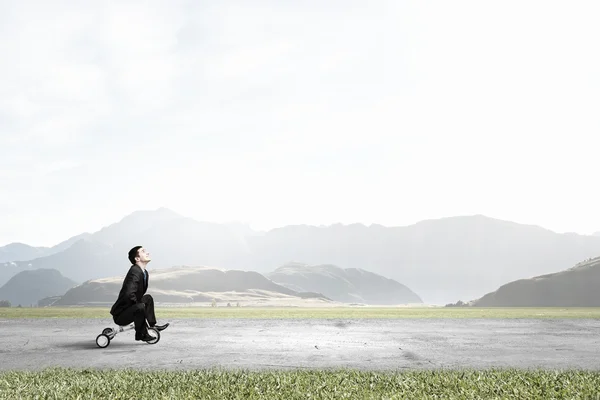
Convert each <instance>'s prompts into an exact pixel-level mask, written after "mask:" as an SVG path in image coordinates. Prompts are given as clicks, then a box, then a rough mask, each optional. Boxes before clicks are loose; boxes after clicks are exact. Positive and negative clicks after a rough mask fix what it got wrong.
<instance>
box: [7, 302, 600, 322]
mask: <svg viewBox="0 0 600 400" xmlns="http://www.w3.org/2000/svg"><path fill="white" fill-rule="evenodd" d="M108 311H109V308H108V307H107V308H97V307H94V308H92V307H65V308H58V307H57V308H55V307H47V308H16V307H12V308H0V318H4V319H5V318H110V314H109V312H108ZM156 314H157V316H158V317H159V318H161V319H164V318H587V319H597V318H600V307H581V308H566V307H549V308H521V307H514V308H477V307H465V308H453V307H448V308H445V307H439V308H426V307H423V308H405V307H332V308H317V307H314V308H310V307H306V308H293V307H288V308H286V307H281V308H270V307H263V308H261V307H215V308H213V307H180V308H174V307H160V305H158V306H157V309H156Z"/></svg>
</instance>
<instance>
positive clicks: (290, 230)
mask: <svg viewBox="0 0 600 400" xmlns="http://www.w3.org/2000/svg"><path fill="white" fill-rule="evenodd" d="M138 244H139V245H143V246H145V247H146V248H148V250H149V251H150V253H151V254H152V256H153V261H152V263H151V267H152V268H169V267H171V266H173V265H205V266H214V267H218V268H226V269H239V270H244V271H256V272H260V273H265V274H266V273H269V272H271V271H274V270H275V269H276V268H278V267H280V266H282V265H285V264H287V263H289V262H292V261H295V262H299V263H302V264H307V265H335V266H338V267H340V268H343V269H347V268H356V269H362V270H365V271H369V272H372V273H375V274H378V275H381V276H385V277H387V278H389V279H393V280H395V281H397V282H401V283H402V284H403V285H406V286H407V287H409V288H410V289H411V290H412V291H414V293H418V295H419V297H420V298H421V299H422V300H423V301H424V302H425V303H437V304H446V303H448V302H452V301H456V299H473V298H479V297H481V296H483V295H484V294H486V293H489V292H491V291H493V290H496V289H497V288H498V287H499V286H500V285H503V284H505V283H507V282H511V281H514V280H517V279H523V278H531V277H534V276H537V275H543V274H548V273H553V272H558V271H560V270H561V269H563V268H564V266H565V265H574V264H575V263H577V262H578V261H579V260H582V259H587V258H590V257H595V256H597V255H598V254H600V236H592V235H577V234H558V233H555V232H552V231H549V230H547V229H543V228H541V227H538V226H531V225H523V224H518V223H514V222H509V221H503V220H498V219H493V218H489V217H485V216H482V215H474V216H462V217H450V218H442V219H435V220H427V221H421V222H419V223H417V224H414V225H409V226H403V227H385V226H381V225H370V226H365V225H362V224H351V225H342V224H334V225H330V226H320V227H316V226H307V225H295V226H286V227H283V228H278V229H273V230H270V231H268V232H264V233H261V232H254V231H252V230H251V229H250V228H248V227H247V226H244V225H239V224H216V223H209V222H201V221H196V220H193V219H191V218H187V217H183V216H181V215H179V214H177V213H174V212H172V211H170V210H168V209H165V208H160V209H157V210H150V211H137V212H135V213H132V214H130V215H128V216H126V217H124V218H123V219H122V220H121V221H119V222H117V223H114V224H111V225H108V226H107V227H106V228H103V229H101V230H100V231H98V232H95V233H92V234H90V235H88V236H85V237H84V238H79V240H78V241H75V242H74V243H72V244H71V246H70V247H68V248H67V249H65V250H63V251H61V252H58V253H55V254H51V255H47V256H44V257H38V258H35V259H31V260H23V261H19V262H17V263H16V265H17V270H19V271H20V270H25V269H35V268H54V269H57V270H59V271H61V273H62V274H63V275H64V276H66V277H69V278H71V279H73V280H75V281H76V282H79V283H81V282H84V281H86V280H90V279H97V278H101V277H105V276H113V275H114V276H118V275H120V274H122V273H123V271H125V270H127V268H128V267H129V261H128V260H127V252H128V250H129V249H130V248H131V247H133V246H135V245H138ZM0 267H1V264H0ZM1 276H2V274H1V273H0V278H1ZM2 283H3V282H2V281H1V280H0V284H2Z"/></svg>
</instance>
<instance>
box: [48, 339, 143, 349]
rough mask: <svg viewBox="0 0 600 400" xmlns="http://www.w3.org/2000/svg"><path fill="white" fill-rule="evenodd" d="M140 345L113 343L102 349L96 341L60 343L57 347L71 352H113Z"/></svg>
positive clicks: (127, 342) (128, 342)
mask: <svg viewBox="0 0 600 400" xmlns="http://www.w3.org/2000/svg"><path fill="white" fill-rule="evenodd" d="M136 344H138V343H132V342H130V341H125V342H111V343H110V345H109V346H108V347H105V348H101V347H98V346H97V345H96V341H95V340H93V339H92V340H80V341H78V342H70V343H60V344H57V345H56V347H60V348H63V349H71V350H111V349H121V350H122V349H125V348H132V347H133V346H135V345H136Z"/></svg>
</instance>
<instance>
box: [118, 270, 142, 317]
mask: <svg viewBox="0 0 600 400" xmlns="http://www.w3.org/2000/svg"><path fill="white" fill-rule="evenodd" d="M149 280H150V275H149V274H148V271H147V270H146V282H144V271H143V270H142V269H141V268H140V267H139V266H137V265H135V264H133V265H132V266H131V267H130V268H129V271H128V272H127V275H125V279H124V280H123V286H122V287H121V291H120V292H119V297H118V298H117V301H116V302H115V304H113V306H112V308H111V309H110V313H111V314H112V315H119V314H120V313H122V312H123V311H125V310H126V309H128V308H129V307H131V306H133V305H134V304H136V303H140V302H141V301H142V296H143V295H144V294H145V293H146V290H148V281H149Z"/></svg>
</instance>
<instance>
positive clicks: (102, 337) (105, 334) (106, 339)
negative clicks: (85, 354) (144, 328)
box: [96, 323, 160, 348]
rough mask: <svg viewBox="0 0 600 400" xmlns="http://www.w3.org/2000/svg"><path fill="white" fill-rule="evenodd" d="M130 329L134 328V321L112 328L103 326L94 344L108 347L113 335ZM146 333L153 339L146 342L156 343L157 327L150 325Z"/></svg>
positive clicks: (157, 336) (158, 338)
mask: <svg viewBox="0 0 600 400" xmlns="http://www.w3.org/2000/svg"><path fill="white" fill-rule="evenodd" d="M132 329H135V324H134V323H131V324H129V325H117V326H115V327H114V328H104V329H103V330H102V333H101V334H99V335H98V336H97V337H96V344H97V345H98V347H101V348H105V347H108V345H109V344H110V341H111V340H113V339H114V337H115V336H117V333H121V332H125V331H130V330H132ZM148 334H149V335H151V336H154V339H153V340H149V341H147V342H146V343H148V344H156V343H158V341H159V340H160V332H159V331H158V329H156V328H154V327H152V328H151V327H148Z"/></svg>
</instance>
